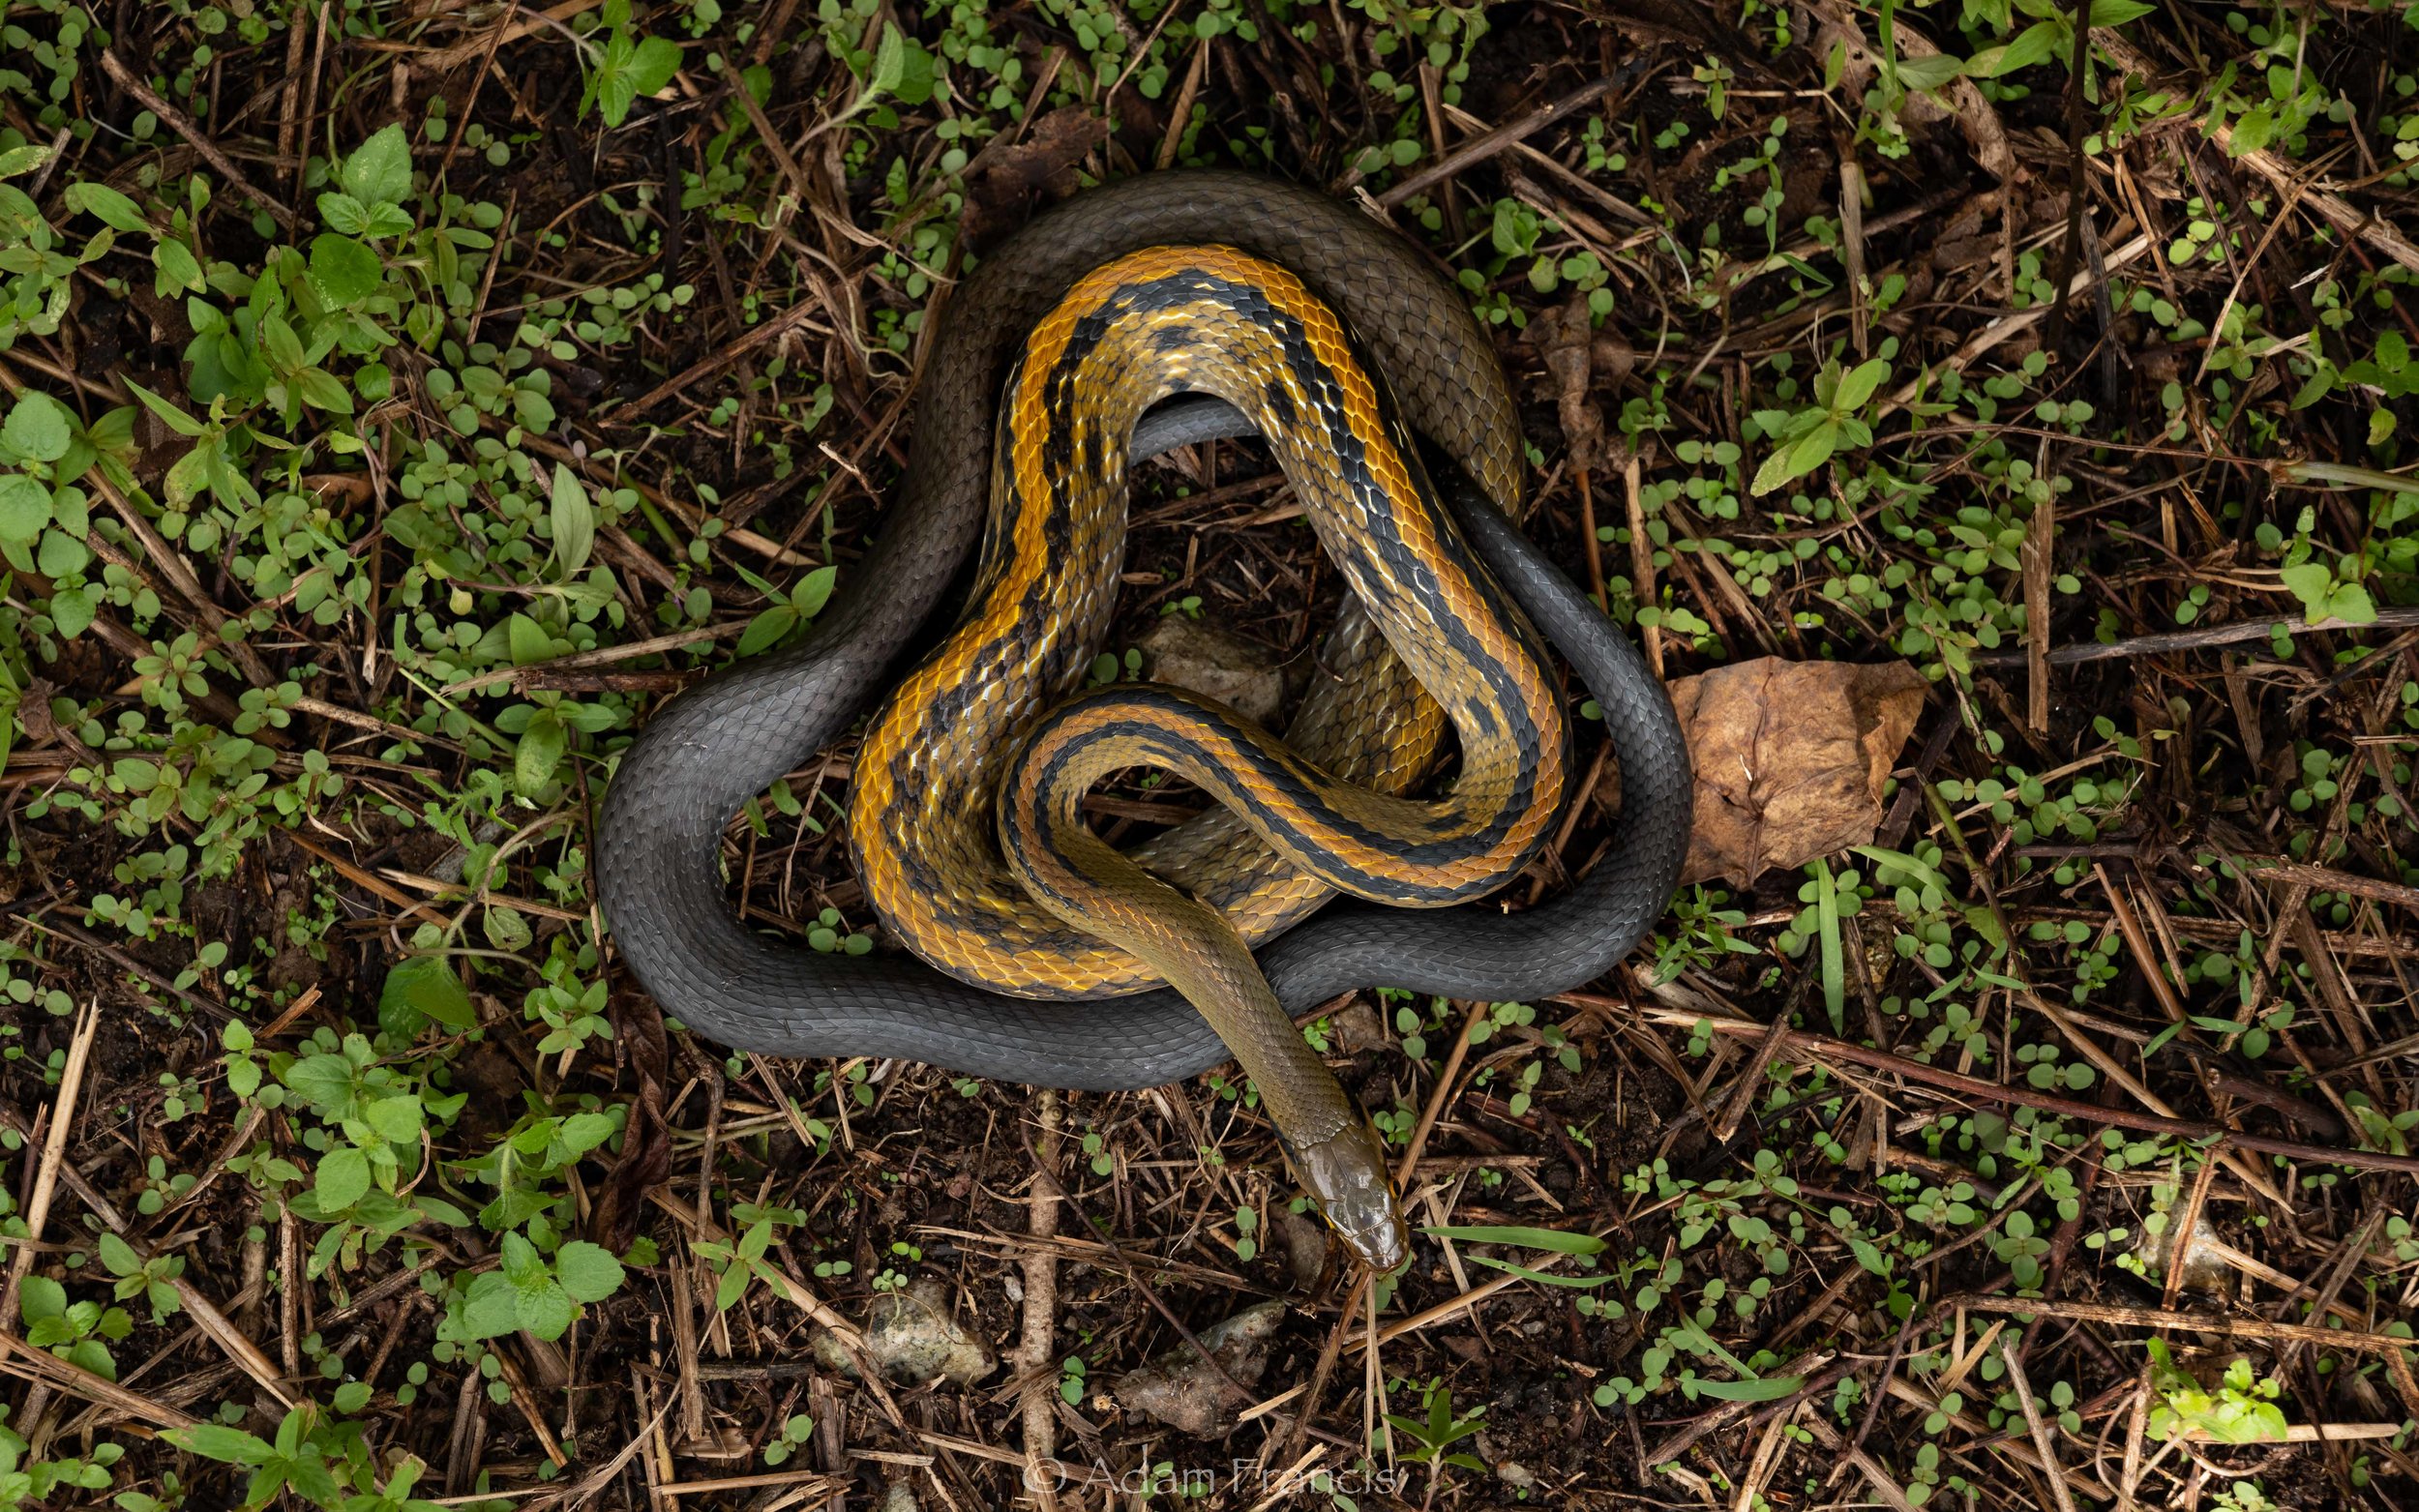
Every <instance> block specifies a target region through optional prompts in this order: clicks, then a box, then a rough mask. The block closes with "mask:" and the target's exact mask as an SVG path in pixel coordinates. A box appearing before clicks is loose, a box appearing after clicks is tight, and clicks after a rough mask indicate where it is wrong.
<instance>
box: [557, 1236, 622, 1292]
mask: <svg viewBox="0 0 2419 1512" xmlns="http://www.w3.org/2000/svg"><path fill="white" fill-rule="evenodd" d="M554 1275H555V1278H556V1279H557V1280H559V1281H560V1282H561V1283H562V1284H563V1290H565V1291H568V1292H570V1293H571V1297H572V1300H573V1301H576V1302H602V1301H603V1300H605V1299H606V1298H607V1297H609V1296H612V1294H613V1293H614V1292H616V1291H618V1290H621V1282H622V1270H621V1261H619V1260H615V1259H613V1257H612V1252H611V1251H610V1250H607V1249H606V1248H605V1247H604V1246H602V1245H597V1244H590V1243H589V1242H588V1241H586V1240H585V1239H574V1240H572V1241H571V1242H570V1243H569V1244H566V1245H564V1246H563V1247H562V1248H561V1249H560V1250H558V1251H556V1252H555V1254H554Z"/></svg>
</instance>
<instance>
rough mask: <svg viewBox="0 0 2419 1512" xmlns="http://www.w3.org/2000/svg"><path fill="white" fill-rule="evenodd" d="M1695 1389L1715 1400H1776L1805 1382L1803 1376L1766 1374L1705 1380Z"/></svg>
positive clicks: (1697, 1384) (1697, 1383)
mask: <svg viewBox="0 0 2419 1512" xmlns="http://www.w3.org/2000/svg"><path fill="white" fill-rule="evenodd" d="M1694 1384H1695V1386H1696V1389H1697V1390H1698V1391H1700V1392H1702V1393H1704V1394H1705V1395H1706V1396H1709V1397H1712V1398H1714V1399H1715V1400H1716V1401H1717V1402H1777V1401H1779V1400H1780V1399H1781V1398H1782V1397H1785V1396H1790V1395H1793V1394H1794V1393H1795V1392H1796V1391H1797V1389H1798V1388H1799V1387H1800V1386H1803V1385H1805V1384H1806V1378H1805V1377H1804V1376H1767V1377H1765V1378H1764V1379H1761V1380H1706V1379H1703V1378H1699V1379H1697V1380H1696V1381H1695V1382H1694Z"/></svg>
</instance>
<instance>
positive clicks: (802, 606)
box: [790, 567, 840, 619]
mask: <svg viewBox="0 0 2419 1512" xmlns="http://www.w3.org/2000/svg"><path fill="white" fill-rule="evenodd" d="M839 575H840V569H839V568H838V567H818V568H816V569H815V570H814V571H813V572H811V573H808V574H807V575H806V576H805V577H804V578H799V579H798V585H797V586H796V587H795V588H793V589H791V591H790V602H791V605H793V606H794V607H795V608H797V611H798V617H799V618H800V619H813V618H814V617H815V616H816V615H818V614H820V613H821V612H822V609H823V606H824V605H825V604H827V603H829V602H830V601H831V585H832V583H833V582H834V581H835V580H836V579H837V578H838V577H839Z"/></svg>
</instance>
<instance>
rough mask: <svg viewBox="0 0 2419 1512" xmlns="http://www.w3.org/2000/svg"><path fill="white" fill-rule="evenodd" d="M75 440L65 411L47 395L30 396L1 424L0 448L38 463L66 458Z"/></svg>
mask: <svg viewBox="0 0 2419 1512" xmlns="http://www.w3.org/2000/svg"><path fill="white" fill-rule="evenodd" d="M73 440H75V421H74V420H73V419H72V418H71V417H70V416H69V414H68V412H67V410H66V409H65V408H64V407H63V406H62V405H61V404H60V403H59V401H58V400H55V399H52V398H51V397H50V396H49V395H47V394H43V393H39V392H29V393H27V394H26V395H24V397H22V398H20V399H19V400H17V401H16V403H15V405H14V406H12V407H11V408H10V410H9V418H8V419H7V420H6V421H5V422H0V446H5V447H7V448H8V449H9V450H10V451H12V452H15V454H16V455H17V456H19V457H22V458H25V459H27V460H32V461H37V462H55V461H57V460H59V459H60V458H62V457H65V456H66V455H67V449H68V444H69V443H70V442H71V441H73Z"/></svg>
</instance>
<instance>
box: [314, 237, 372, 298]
mask: <svg viewBox="0 0 2419 1512" xmlns="http://www.w3.org/2000/svg"><path fill="white" fill-rule="evenodd" d="M311 278H312V281H313V282H315V283H317V284H318V285H319V291H320V292H321V293H322V294H325V295H326V296H327V298H328V302H329V303H330V304H333V305H337V306H340V307H342V308H343V309H347V310H349V309H351V308H352V307H353V306H355V305H358V304H360V303H361V302H362V301H364V300H366V299H368V298H369V297H370V296H371V295H373V294H374V293H376V292H377V291H378V287H379V285H381V284H383V283H384V282H386V266H385V264H383V263H381V262H379V261H378V254H377V253H376V252H373V251H371V250H370V249H369V248H368V247H366V246H364V245H362V244H361V243H359V242H357V241H354V240H353V239H352V238H351V237H349V236H338V235H336V234H335V233H334V232H331V231H323V232H321V233H320V234H319V235H317V236H314V237H313V238H312V239H311Z"/></svg>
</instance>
